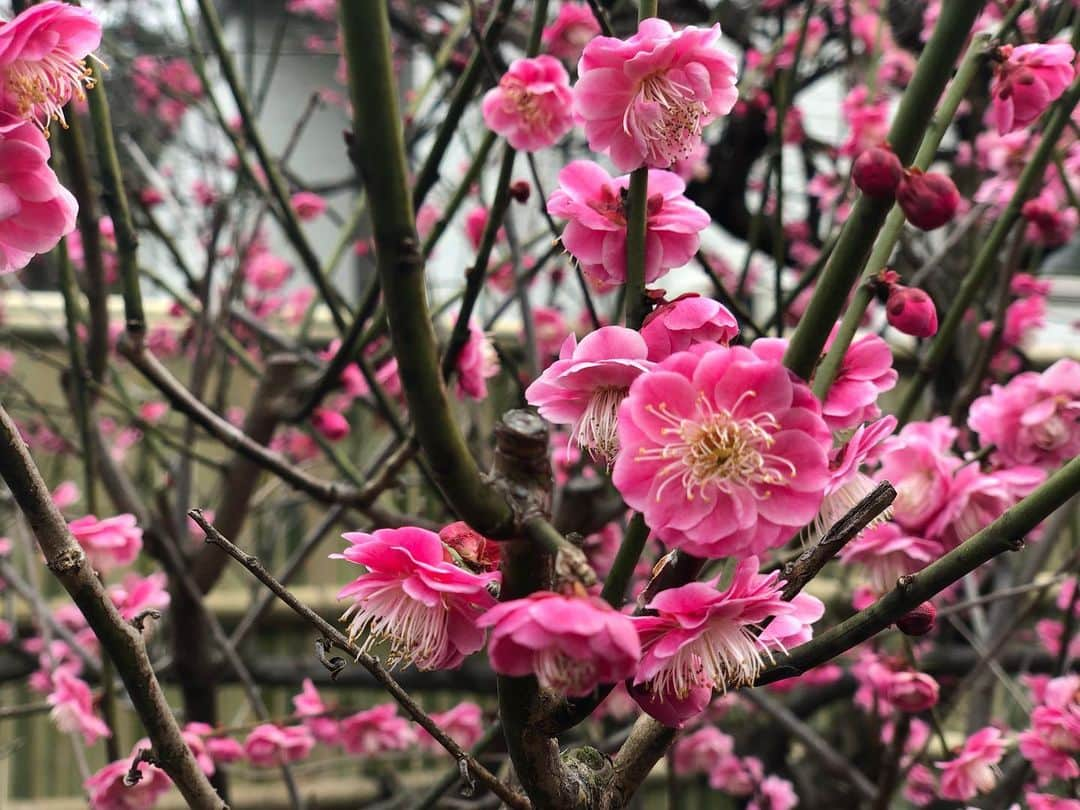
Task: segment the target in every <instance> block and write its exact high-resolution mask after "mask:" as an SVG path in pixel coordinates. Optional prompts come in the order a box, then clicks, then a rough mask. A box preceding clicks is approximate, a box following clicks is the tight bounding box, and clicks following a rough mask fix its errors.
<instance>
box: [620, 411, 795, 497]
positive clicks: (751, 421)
mask: <svg viewBox="0 0 1080 810" xmlns="http://www.w3.org/2000/svg"><path fill="white" fill-rule="evenodd" d="M753 396H756V392H754V391H745V392H743V394H742V395H741V396H740V397H739V399H738V400H737V401H736V403H735V406H734V410H738V407H739V404H740V403H741V402H742V401H743V399H744V398H746V397H753ZM647 409H648V410H649V412H650V413H652V414H653V415H654V416H656V417H657V418H659V419H661V420H662V421H664V422H666V423H667V424H668V427H664V428H662V429H661V434H663V435H667V436H671V437H672V440H671V441H670V442H669V443H668V444H665V445H663V446H662V447H649V448H640V449H639V450H638V455H637V457H638V460H641V461H656V460H664V459H671V460H672V461H671V463H670V464H668V465H667V466H665V467H664V468H663V469H661V470H660V472H659V477H660V478H661V479H663V483H661V485H660V486H659V487H658V488H657V491H656V499H657V500H658V501H659V500H660V498H661V496H662V495H663V491H664V488H665V487H666V486H667V485H668V484H670V483H671V482H672V481H678V482H679V483H680V484H681V485H682V488H683V489H684V490H686V497H687V500H693V499H694V497H695V493H697V492H700V493H701V496H702V497H703V498H706V499H708V498H710V497H712V495H713V493H714V492H716V491H720V492H726V493H730V492H732V491H734V490H736V489H743V488H750V489H751V491H752V492H753V493H754V496H755V497H757V498H761V499H764V498H767V497H769V493H768V492H767V491H766V492H761V493H758V492H757V489H758V488H759V487H769V486H775V485H778V484H783V483H784V482H785V481H788V480H790V479H791V478H793V477H794V476H795V473H796V470H795V465H794V464H792V463H791V462H790V461H788V460H787V459H785V458H781V457H780V456H777V455H773V454H771V453H770V452H769V449H770V448H771V447H772V445H773V443H774V442H775V439H774V438H773V436H772V432H773V431H775V430H776V429H777V428H778V427H779V424H778V423H777V421H776V418H775V417H774V416H773V415H772V414H770V413H759V414H755V415H754V416H753V417H750V418H747V419H738V418H736V417H735V416H734V415H733V414H732V412H731V411H728V410H726V409H723V408H720V409H718V410H717V409H714V408H713V406H712V404H711V403H710V402H709V401H708V399H707V398H706V396H705V394H704V393H702V394H699V395H698V402H697V417H698V418H697V419H683V418H681V417H678V416H676V415H674V414H673V413H671V411H670V409H669V408H668V406H667V403H666V402H661V403H660V405H659V407H654V406H652V405H649V406H647Z"/></svg>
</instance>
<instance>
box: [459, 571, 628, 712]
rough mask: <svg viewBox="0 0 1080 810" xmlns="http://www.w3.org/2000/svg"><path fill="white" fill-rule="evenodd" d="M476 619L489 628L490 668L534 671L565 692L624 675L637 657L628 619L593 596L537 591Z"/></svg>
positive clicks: (577, 692) (581, 691)
mask: <svg viewBox="0 0 1080 810" xmlns="http://www.w3.org/2000/svg"><path fill="white" fill-rule="evenodd" d="M477 624H478V625H479V626H480V627H490V628H492V630H491V640H490V642H489V643H488V655H489V656H490V657H491V666H492V669H494V670H495V671H496V672H498V673H500V674H501V675H510V676H522V675H536V678H537V680H538V681H539V682H540V685H541V686H543V687H545V688H547V689H553V690H555V691H557V692H562V693H564V694H566V695H567V696H569V697H582V696H584V695H587V694H589V692H591V691H592V690H593V689H595V688H596V687H597V686H598V685H599V684H602V683H617V682H619V681H622V680H625V679H626V678H629V677H630V676H631V675H633V674H634V668H635V667H636V666H637V663H638V659H639V658H640V657H641V644H640V642H639V641H638V634H637V632H635V630H634V625H633V623H632V622H631V620H630V618H629V617H628V616H625V615H623V614H622V613H619V612H618V611H617V610H615V609H614V608H612V607H611V606H610V605H609V604H608V603H607V602H604V601H603V600H601V599H600V598H598V597H592V596H590V597H571V596H561V595H560V594H557V593H552V592H550V591H537V592H535V593H533V594H530V595H529V596H528V597H526V598H524V599H512V600H510V601H508V602H502V603H501V604H498V605H496V606H495V607H493V608H492V609H491V610H489V611H488V612H487V613H485V614H484V615H483V616H481V617H480V619H479V620H478V622H477Z"/></svg>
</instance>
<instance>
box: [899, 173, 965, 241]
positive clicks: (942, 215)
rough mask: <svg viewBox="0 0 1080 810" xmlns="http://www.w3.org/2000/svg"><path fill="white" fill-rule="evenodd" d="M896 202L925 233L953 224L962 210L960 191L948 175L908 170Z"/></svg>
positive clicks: (910, 220) (908, 218) (909, 219)
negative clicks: (957, 212)
mask: <svg viewBox="0 0 1080 810" xmlns="http://www.w3.org/2000/svg"><path fill="white" fill-rule="evenodd" d="M896 201H897V202H898V203H900V207H901V208H902V209H903V211H904V216H906V217H907V220H908V222H910V223H911V224H912V225H914V226H915V227H916V228H919V229H920V230H924V231H932V230H934V229H935V228H940V227H941V226H942V225H944V224H946V223H948V222H952V219H953V217H954V216H956V209H957V208H959V207H960V192H959V191H957V190H956V184H955V183H953V181H952V180H950V179H949V178H948V177H947V176H946V175H944V174H939V173H937V172H929V173H925V174H924V173H923V172H921V171H919V170H918V169H908V170H907V171H906V172H904V176H903V177H902V178H901V180H900V185H899V186H897V189H896Z"/></svg>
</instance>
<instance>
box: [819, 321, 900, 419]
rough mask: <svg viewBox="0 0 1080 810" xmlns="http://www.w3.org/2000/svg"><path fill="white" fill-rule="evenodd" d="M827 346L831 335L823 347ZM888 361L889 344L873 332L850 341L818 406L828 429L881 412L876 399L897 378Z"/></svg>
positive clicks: (891, 358) (874, 415)
mask: <svg viewBox="0 0 1080 810" xmlns="http://www.w3.org/2000/svg"><path fill="white" fill-rule="evenodd" d="M834 334H835V332H834ZM831 345H832V336H830V340H829V341H828V342H827V343H826V344H825V349H826V350H828V348H829V346H831ZM892 360H893V357H892V350H891V349H890V348H889V344H888V343H886V342H885V341H884V340H882V339H881V338H880V337H878V336H877V335H864V336H863V337H860V338H859V339H858V340H855V341H853V342H852V343H851V345H850V346H849V347H848V350H847V351H846V352H844V359H843V360H842V361H841V363H840V369H839V371H838V372H837V375H836V379H835V380H834V381H833V384H832V386H830V388H829V393H828V395H827V396H826V397H825V402H823V403H822V406H821V416H822V418H823V419H824V420H825V424H827V425H828V426H829V429H830V430H833V431H838V430H845V429H847V428H852V427H855V426H856V425H859V424H862V423H863V422H867V421H869V420H871V419H876V418H877V417H878V416H880V415H881V409H880V408H878V406H877V399H878V397H879V396H880V395H881V394H883V393H885V392H886V391H889V390H891V389H892V388H893V387H894V386H895V385H896V381H897V379H898V378H899V374H898V373H897V371H896V369H894V368H893V367H892Z"/></svg>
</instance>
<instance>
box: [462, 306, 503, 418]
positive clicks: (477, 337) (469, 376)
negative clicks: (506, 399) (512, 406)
mask: <svg viewBox="0 0 1080 810" xmlns="http://www.w3.org/2000/svg"><path fill="white" fill-rule="evenodd" d="M455 371H456V372H457V384H456V391H457V395H458V396H459V397H460V398H462V399H464V398H466V397H468V398H469V399H476V400H481V399H484V398H486V397H487V381H488V379H490V378H491V377H494V376H495V375H496V374H498V373H499V356H498V355H497V354H496V353H495V347H494V346H492V345H491V341H490V340H488V337H487V335H485V334H484V330H483V329H481V328H480V324H478V323H476V321H475V320H470V321H469V337H468V338H467V339H466V341H465V345H464V346H462V347H461V351H460V352H458V356H457V363H456V364H455Z"/></svg>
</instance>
